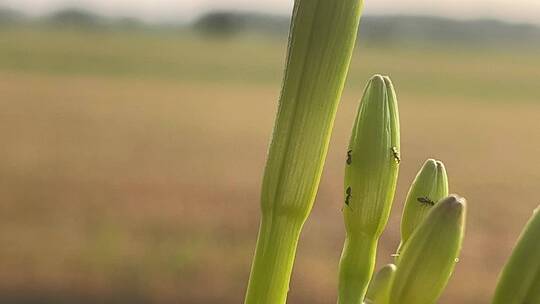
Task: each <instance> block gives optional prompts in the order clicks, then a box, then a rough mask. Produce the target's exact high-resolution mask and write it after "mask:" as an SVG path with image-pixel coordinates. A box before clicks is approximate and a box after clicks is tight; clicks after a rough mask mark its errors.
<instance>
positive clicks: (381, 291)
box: [365, 264, 396, 304]
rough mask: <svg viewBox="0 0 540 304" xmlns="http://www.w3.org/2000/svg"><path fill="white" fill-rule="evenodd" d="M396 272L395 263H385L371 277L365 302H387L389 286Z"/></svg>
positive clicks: (367, 303) (385, 303) (369, 303)
mask: <svg viewBox="0 0 540 304" xmlns="http://www.w3.org/2000/svg"><path fill="white" fill-rule="evenodd" d="M395 273H396V265H394V264H387V265H385V266H384V267H383V268H381V270H379V272H377V274H375V276H373V279H371V282H370V283H369V287H368V290H367V293H366V301H365V304H388V300H389V299H388V298H389V296H390V287H391V286H392V280H393V278H394V274H395Z"/></svg>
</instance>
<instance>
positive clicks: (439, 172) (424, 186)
mask: <svg viewBox="0 0 540 304" xmlns="http://www.w3.org/2000/svg"><path fill="white" fill-rule="evenodd" d="M446 196H448V176H447V175H446V169H445V168H444V164H443V163H442V162H440V161H436V160H434V159H428V160H426V162H425V163H424V165H423V166H422V168H421V169H420V171H419V172H418V174H417V175H416V177H415V179H414V181H413V183H412V185H411V188H410V189H409V193H408V194H407V199H406V201H405V208H404V209H403V216H402V218H401V243H400V245H399V248H400V249H401V248H403V246H404V245H405V242H407V240H408V239H409V238H410V236H411V235H412V233H413V232H414V230H415V229H416V228H417V227H418V225H420V223H421V222H422V221H423V220H424V218H425V217H426V215H427V214H428V212H429V210H430V209H431V208H432V207H433V206H434V205H435V203H436V202H438V201H440V200H441V199H443V198H444V197H446ZM400 249H398V253H399V252H400V251H401V250H400Z"/></svg>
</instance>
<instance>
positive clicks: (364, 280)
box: [338, 75, 400, 304]
mask: <svg viewBox="0 0 540 304" xmlns="http://www.w3.org/2000/svg"><path fill="white" fill-rule="evenodd" d="M399 162H400V154H399V121H398V109H397V100H396V95H395V92H394V88H393V86H392V83H391V81H390V78H388V77H383V76H380V75H375V76H373V77H372V78H371V79H370V81H369V83H368V84H367V86H366V88H365V90H364V96H363V97H362V102H361V104H360V106H359V108H358V113H357V116H356V120H355V122H354V126H353V130H352V135H351V139H350V142H349V147H348V149H347V160H346V165H345V166H346V167H345V185H344V196H345V199H344V206H343V215H344V218H345V228H346V233H347V237H346V240H345V245H344V248H343V253H342V256H341V261H340V275H339V296H338V303H346V304H353V303H362V300H363V298H364V295H365V293H366V288H367V285H368V282H369V279H370V278H371V275H372V273H373V267H374V264H375V251H376V247H377V241H378V238H379V236H380V235H381V233H382V231H383V229H384V227H385V226H386V222H387V221H388V216H389V213H390V209H391V206H392V200H393V199H394V191H395V188H396V181H397V175H398V167H399Z"/></svg>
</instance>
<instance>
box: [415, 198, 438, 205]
mask: <svg viewBox="0 0 540 304" xmlns="http://www.w3.org/2000/svg"><path fill="white" fill-rule="evenodd" d="M416 200H417V201H419V202H420V203H422V204H427V205H430V206H433V205H435V202H434V201H432V200H431V199H429V197H427V196H424V197H419V198H417V199H416Z"/></svg>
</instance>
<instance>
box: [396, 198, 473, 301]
mask: <svg viewBox="0 0 540 304" xmlns="http://www.w3.org/2000/svg"><path fill="white" fill-rule="evenodd" d="M465 215H466V203H465V200H464V199H463V198H461V197H458V196H455V195H450V196H448V197H447V198H445V199H443V200H441V201H440V202H439V203H437V204H436V205H435V207H433V209H432V210H431V211H430V212H429V214H428V215H427V217H426V218H425V220H424V221H423V222H422V223H421V224H420V226H419V227H418V228H417V229H416V230H415V231H414V233H413V234H412V236H411V238H410V239H409V240H408V241H407V242H406V243H405V246H404V247H403V250H402V252H401V254H400V256H399V257H398V259H397V270H396V273H395V275H394V280H393V282H392V287H391V291H390V302H389V303H390V304H433V303H436V302H437V299H438V298H439V296H440V295H441V293H442V291H443V290H444V288H445V286H446V284H447V283H448V280H449V279H450V276H451V275H452V272H453V270H454V267H455V264H456V261H457V257H458V255H459V252H460V250H461V244H462V242H463V232H464V226H465Z"/></svg>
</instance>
